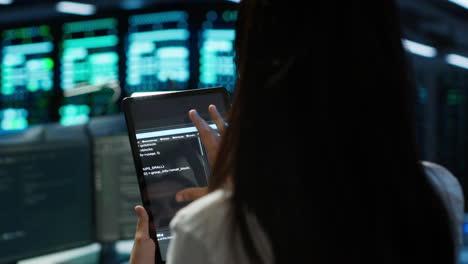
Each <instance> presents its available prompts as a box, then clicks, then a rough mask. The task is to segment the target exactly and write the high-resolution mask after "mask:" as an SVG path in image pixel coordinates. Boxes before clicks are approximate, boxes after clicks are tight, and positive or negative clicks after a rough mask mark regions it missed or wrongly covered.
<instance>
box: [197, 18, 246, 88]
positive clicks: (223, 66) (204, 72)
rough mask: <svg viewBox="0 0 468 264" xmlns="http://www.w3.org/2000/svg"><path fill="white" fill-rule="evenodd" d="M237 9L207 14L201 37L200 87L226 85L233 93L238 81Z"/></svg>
mask: <svg viewBox="0 0 468 264" xmlns="http://www.w3.org/2000/svg"><path fill="white" fill-rule="evenodd" d="M236 20H237V11H235V10H222V11H216V10H210V11H208V12H206V17H205V21H204V22H203V23H202V26H201V31H200V37H199V52H200V71H199V72H200V76H199V83H198V87H199V88H204V87H215V86H223V87H226V89H228V91H230V92H233V91H234V86H235V80H236V73H235V71H236V70H235V65H234V39H235V21H236Z"/></svg>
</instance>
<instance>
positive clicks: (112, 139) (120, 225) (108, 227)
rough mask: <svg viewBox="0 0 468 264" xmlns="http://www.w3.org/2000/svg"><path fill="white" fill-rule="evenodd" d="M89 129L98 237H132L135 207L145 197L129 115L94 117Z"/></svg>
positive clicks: (116, 238) (120, 238) (105, 240)
mask: <svg viewBox="0 0 468 264" xmlns="http://www.w3.org/2000/svg"><path fill="white" fill-rule="evenodd" d="M88 129H89V130H90V135H91V138H92V144H93V161H94V162H93V163H94V168H93V170H94V175H95V203H96V205H95V207H96V234H97V235H96V236H97V240H98V241H100V242H111V241H117V240H124V239H132V238H133V237H134V235H135V223H136V216H135V212H134V207H135V206H136V205H138V204H141V198H140V193H139V189H138V182H137V176H136V172H135V166H134V164H133V157H132V151H131V148H130V142H129V138H128V134H127V128H126V125H125V118H124V116H123V115H112V116H103V117H94V118H92V119H91V120H90V122H89V124H88Z"/></svg>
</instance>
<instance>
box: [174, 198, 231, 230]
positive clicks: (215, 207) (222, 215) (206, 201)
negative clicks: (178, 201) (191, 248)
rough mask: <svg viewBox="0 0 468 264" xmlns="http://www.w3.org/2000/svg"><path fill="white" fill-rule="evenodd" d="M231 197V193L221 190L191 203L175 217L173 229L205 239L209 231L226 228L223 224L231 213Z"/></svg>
mask: <svg viewBox="0 0 468 264" xmlns="http://www.w3.org/2000/svg"><path fill="white" fill-rule="evenodd" d="M230 197H231V193H230V191H228V190H224V189H221V190H217V191H214V192H212V193H209V194H207V195H205V196H203V197H201V198H199V199H197V200H195V201H193V202H191V203H190V204H189V205H187V206H186V207H184V208H182V209H180V210H179V211H178V212H177V214H176V215H175V216H174V218H173V219H172V221H171V224H170V227H171V229H173V230H175V231H181V232H184V233H187V232H188V233H191V234H192V235H195V236H196V237H203V236H204V235H205V234H203V233H204V232H206V231H207V230H208V229H209V230H211V231H214V230H215V229H219V228H223V227H225V226H226V225H225V224H223V223H224V221H225V220H226V218H227V213H228V211H229V206H230Z"/></svg>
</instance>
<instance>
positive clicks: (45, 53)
mask: <svg viewBox="0 0 468 264" xmlns="http://www.w3.org/2000/svg"><path fill="white" fill-rule="evenodd" d="M0 44H1V71H0V84H1V85H0V104H1V108H0V122H1V125H0V130H16V129H24V128H26V127H27V126H28V124H36V123H42V122H46V121H48V119H49V108H48V105H49V102H50V98H51V96H52V90H53V86H54V67H55V65H54V64H55V63H54V60H53V52H54V44H53V38H52V34H51V28H50V27H49V26H47V25H41V26H35V27H23V28H14V29H7V30H4V31H3V32H2V39H1V42H0Z"/></svg>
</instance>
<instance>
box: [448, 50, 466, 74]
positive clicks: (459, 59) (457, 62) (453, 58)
mask: <svg viewBox="0 0 468 264" xmlns="http://www.w3.org/2000/svg"><path fill="white" fill-rule="evenodd" d="M445 60H446V61H447V63H448V64H450V65H453V66H457V67H460V68H463V69H467V70H468V58H467V57H464V56H460V55H457V54H448V55H447V56H446V57H445Z"/></svg>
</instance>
